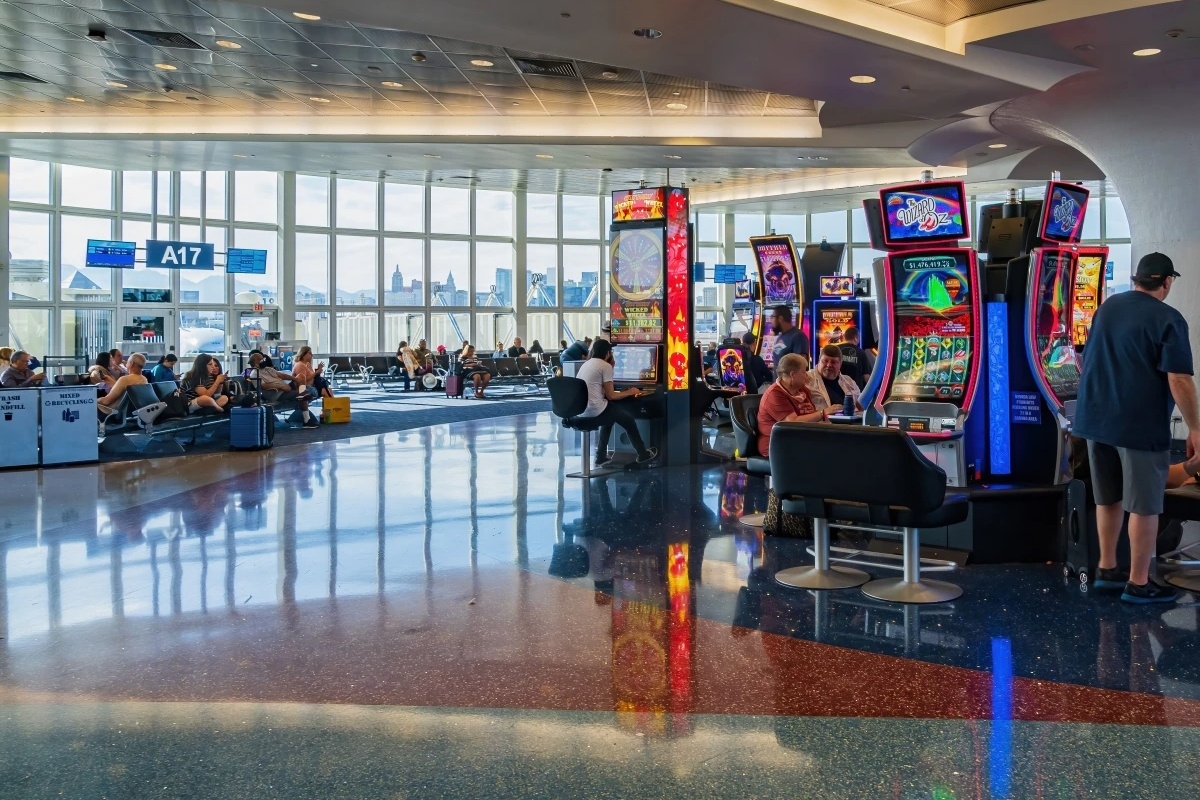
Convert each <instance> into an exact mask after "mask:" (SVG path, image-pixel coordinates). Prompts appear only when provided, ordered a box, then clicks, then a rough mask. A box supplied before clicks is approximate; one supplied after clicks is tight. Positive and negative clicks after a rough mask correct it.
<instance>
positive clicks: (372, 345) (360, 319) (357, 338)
mask: <svg viewBox="0 0 1200 800" xmlns="http://www.w3.org/2000/svg"><path fill="white" fill-rule="evenodd" d="M337 349H338V352H339V353H375V352H378V351H379V312H377V311H361V310H358V309H355V310H353V311H339V312H337Z"/></svg>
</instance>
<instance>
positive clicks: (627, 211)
mask: <svg viewBox="0 0 1200 800" xmlns="http://www.w3.org/2000/svg"><path fill="white" fill-rule="evenodd" d="M666 218H667V205H666V202H665V201H664V200H663V190H662V189H661V188H657V189H623V190H621V191H617V192H613V193H612V221H613V222H636V221H640V220H652V219H666Z"/></svg>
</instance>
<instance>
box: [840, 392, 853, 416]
mask: <svg viewBox="0 0 1200 800" xmlns="http://www.w3.org/2000/svg"><path fill="white" fill-rule="evenodd" d="M842 416H844V417H853V416H854V397H853V396H852V395H846V399H845V400H843V401H842Z"/></svg>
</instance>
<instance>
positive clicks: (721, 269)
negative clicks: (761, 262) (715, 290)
mask: <svg viewBox="0 0 1200 800" xmlns="http://www.w3.org/2000/svg"><path fill="white" fill-rule="evenodd" d="M744 280H746V265H745V264H717V265H716V268H715V272H714V278H713V281H714V282H715V283H738V282H739V281H744Z"/></svg>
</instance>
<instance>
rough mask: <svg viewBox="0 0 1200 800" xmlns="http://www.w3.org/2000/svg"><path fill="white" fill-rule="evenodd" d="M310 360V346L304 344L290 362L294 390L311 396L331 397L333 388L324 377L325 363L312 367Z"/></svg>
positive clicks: (311, 357)
mask: <svg viewBox="0 0 1200 800" xmlns="http://www.w3.org/2000/svg"><path fill="white" fill-rule="evenodd" d="M312 362H313V352H312V348H311V347H309V346H308V345H304V346H303V347H301V348H300V352H299V353H297V354H296V360H295V361H293V362H292V383H294V384H295V385H296V391H298V392H300V393H302V394H305V393H307V394H308V395H310V396H312V397H333V389H332V388H331V387H330V386H329V381H328V380H326V378H325V365H324V364H318V365H317V367H316V369H313V365H312Z"/></svg>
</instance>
